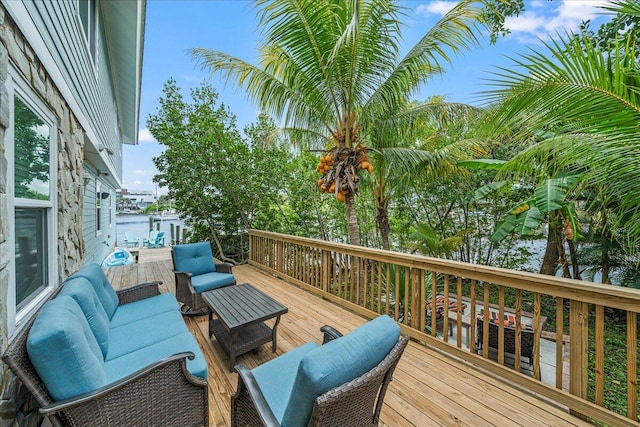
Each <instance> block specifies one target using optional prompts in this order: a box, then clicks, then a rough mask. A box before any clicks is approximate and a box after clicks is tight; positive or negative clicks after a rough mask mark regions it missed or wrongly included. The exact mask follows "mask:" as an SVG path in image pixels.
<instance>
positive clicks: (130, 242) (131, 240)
mask: <svg viewBox="0 0 640 427" xmlns="http://www.w3.org/2000/svg"><path fill="white" fill-rule="evenodd" d="M139 244H140V238H139V237H138V236H137V235H136V234H134V233H133V231H125V232H124V245H125V246H126V247H127V248H130V247H138V245H139Z"/></svg>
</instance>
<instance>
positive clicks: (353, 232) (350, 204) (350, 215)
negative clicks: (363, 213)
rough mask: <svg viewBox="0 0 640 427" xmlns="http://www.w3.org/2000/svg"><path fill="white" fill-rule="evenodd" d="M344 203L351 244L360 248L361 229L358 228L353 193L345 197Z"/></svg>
mask: <svg viewBox="0 0 640 427" xmlns="http://www.w3.org/2000/svg"><path fill="white" fill-rule="evenodd" d="M344 203H345V208H346V211H347V233H348V235H349V243H350V244H352V245H357V246H360V227H358V216H357V215H356V200H355V196H354V195H353V193H348V194H346V195H345V198H344Z"/></svg>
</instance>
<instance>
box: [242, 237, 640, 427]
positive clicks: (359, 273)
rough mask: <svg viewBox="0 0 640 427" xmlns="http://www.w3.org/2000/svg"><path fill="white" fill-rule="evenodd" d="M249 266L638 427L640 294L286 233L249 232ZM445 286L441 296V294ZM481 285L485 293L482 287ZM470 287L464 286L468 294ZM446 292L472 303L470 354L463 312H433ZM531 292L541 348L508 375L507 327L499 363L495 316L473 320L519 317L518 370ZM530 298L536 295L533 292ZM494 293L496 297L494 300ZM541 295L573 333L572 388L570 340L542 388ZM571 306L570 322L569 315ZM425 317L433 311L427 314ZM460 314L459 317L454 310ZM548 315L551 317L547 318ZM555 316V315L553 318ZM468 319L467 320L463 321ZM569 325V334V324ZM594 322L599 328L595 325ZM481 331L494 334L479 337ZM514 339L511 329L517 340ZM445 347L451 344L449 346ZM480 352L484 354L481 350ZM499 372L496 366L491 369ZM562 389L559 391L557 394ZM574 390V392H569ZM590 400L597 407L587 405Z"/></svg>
mask: <svg viewBox="0 0 640 427" xmlns="http://www.w3.org/2000/svg"><path fill="white" fill-rule="evenodd" d="M249 236H250V239H249V242H250V250H249V253H250V263H251V264H253V265H256V266H258V267H260V268H262V269H265V270H267V271H269V272H271V273H273V274H276V275H278V276H279V277H281V278H283V279H285V280H288V281H290V282H292V283H294V284H296V285H299V286H302V287H304V288H305V289H308V290H309V291H311V292H314V293H317V294H318V295H320V296H322V297H323V298H326V299H329V300H331V301H334V302H336V303H338V304H340V305H343V306H345V307H347V308H349V309H351V310H354V311H356V312H358V313H360V314H362V315H363V316H366V317H374V316H375V315H378V314H380V313H387V314H389V315H390V316H392V317H394V318H395V320H396V321H397V322H399V323H400V324H401V326H402V328H403V331H405V332H406V333H408V334H409V335H411V336H412V337H413V338H414V339H417V340H420V341H422V342H425V343H426V344H427V345H430V346H434V347H436V348H438V349H440V350H443V349H444V351H446V352H448V353H450V354H451V355H453V356H455V357H459V358H462V359H464V360H467V361H469V362H471V363H474V364H477V365H479V366H481V367H482V368H483V369H488V370H489V371H491V372H494V373H495V374H496V375H498V376H500V377H501V378H503V379H506V380H508V381H510V383H511V384H512V385H513V384H514V383H515V384H516V385H518V386H520V387H522V389H523V390H529V391H531V392H532V393H537V394H541V395H543V396H545V397H546V398H548V399H551V400H554V401H556V402H558V404H560V405H563V406H566V407H567V408H569V410H570V411H571V412H572V413H573V414H575V415H577V416H581V417H589V418H592V419H594V420H598V421H601V422H604V423H606V424H609V425H629V423H632V424H633V425H640V423H638V408H637V405H638V402H637V391H638V388H637V381H638V372H637V369H636V363H637V362H636V358H637V351H636V346H637V343H638V342H637V328H636V325H637V319H638V316H637V313H639V312H640V291H639V290H636V289H629V288H621V287H616V286H611V285H602V284H597V283H591V282H584V281H579V280H573V279H564V278H560V277H552V276H545V275H539V274H533V273H528V272H520V271H514V270H507V269H503V268H496V267H489V266H484V265H476V264H468V263H463V262H457V261H450V260H444V259H439V258H431V257H425V256H421V255H413V254H404V253H399V252H393V251H386V250H381V249H373V248H366V247H362V246H353V245H348V244H344V243H333V242H327V241H324V240H317V239H309V238H304V237H296V236H289V235H284V234H278V233H272V232H266V231H260V230H249ZM440 287H441V288H442V290H441V291H440V289H439V288H440ZM476 288H478V289H479V290H480V292H477V291H476ZM463 289H466V291H464V290H463ZM438 292H442V294H444V300H445V301H448V300H449V299H450V298H453V299H455V300H456V301H461V300H465V301H469V302H470V304H469V305H470V307H471V309H470V313H469V316H470V317H469V318H470V319H471V320H470V321H468V323H466V326H465V327H468V328H469V330H468V334H467V337H469V338H468V341H469V342H467V346H468V347H469V349H468V350H466V349H463V348H461V343H462V333H461V332H462V327H463V316H462V314H461V313H460V312H458V313H457V315H454V316H453V317H449V306H448V304H444V306H443V313H442V318H443V319H444V321H442V323H438V319H437V316H436V315H435V314H436V305H435V298H431V303H430V304H431V305H429V306H428V307H427V305H428V304H429V303H427V300H428V299H429V298H428V295H427V294H428V293H429V294H430V295H435V294H436V293H438ZM507 292H510V293H512V294H513V298H514V299H513V303H514V305H515V307H513V308H507V307H506V306H505V305H506V303H505V296H506V293H507ZM525 292H526V294H527V295H528V297H527V300H528V304H529V307H528V311H533V323H532V326H533V329H534V349H533V357H532V358H530V365H531V366H532V377H531V376H526V375H523V374H521V373H520V372H519V369H518V370H517V371H516V370H512V369H509V372H512V373H513V374H511V373H510V374H505V372H506V371H505V367H504V366H501V365H505V366H506V358H505V355H506V353H505V352H504V348H505V335H504V334H505V326H504V324H503V322H499V326H498V348H497V350H496V351H497V361H498V363H497V364H496V363H493V362H490V361H489V360H486V359H488V358H489V356H490V354H489V353H490V352H489V341H488V338H489V337H488V331H489V328H488V326H489V321H490V319H489V316H484V319H483V324H482V326H483V328H481V329H480V328H479V326H478V329H476V325H475V323H476V322H475V321H474V319H475V317H476V315H477V314H479V313H478V312H477V311H476V306H478V307H481V308H482V307H484V310H485V312H486V313H488V312H489V308H490V307H492V306H493V304H490V299H491V298H494V297H497V300H494V301H493V302H494V303H496V301H497V304H496V305H495V306H497V310H496V309H495V308H494V310H496V311H497V313H498V314H497V316H498V318H499V319H502V318H503V317H504V315H505V313H507V312H513V313H514V317H515V325H514V329H515V345H511V347H509V348H515V353H514V354H513V355H512V356H513V362H514V363H513V366H514V367H518V368H519V367H520V361H521V356H522V354H521V352H522V347H521V343H520V340H521V336H522V325H521V319H522V314H523V313H524V312H525V310H524V308H523V305H524V302H525V298H524V296H523V295H524V293H525ZM529 293H531V294H530V295H529ZM492 295H493V296H492ZM542 296H548V297H553V298H554V300H555V304H556V307H555V319H556V322H557V324H556V328H555V331H554V332H555V334H556V335H557V336H559V337H562V336H563V335H564V334H566V333H567V332H568V334H569V341H570V344H569V349H570V352H569V353H570V364H569V369H568V371H569V372H568V377H569V380H568V384H567V383H565V382H564V377H565V372H564V370H563V369H564V362H565V360H564V355H565V351H564V345H565V342H564V340H563V339H559V340H556V351H555V355H554V359H555V363H556V375H555V384H552V385H550V386H546V385H544V386H543V384H542V383H541V382H540V378H541V371H540V370H541V367H540V340H541V334H542V328H541V325H542V324H543V323H544V316H542V314H541V305H542V304H541V298H542ZM567 305H568V307H569V317H568V319H567V318H565V315H564V313H563V311H564V310H565V309H566V306H567ZM591 305H594V306H595V313H596V315H595V316H592V319H595V322H592V325H591V326H590V325H589V316H590V313H591V312H593V311H591V312H590V309H591ZM604 307H609V308H613V309H617V310H621V311H624V312H626V313H627V322H626V325H627V342H628V345H629V346H630V348H629V349H628V351H627V363H626V369H627V377H628V378H627V384H626V391H627V413H626V414H624V415H626V417H625V416H623V415H620V414H617V413H614V412H612V411H609V410H607V409H604V408H603V407H602V405H603V399H602V393H603V384H604V379H605V375H603V372H604V369H605V367H604V365H605V361H606V360H605V358H604V350H603V349H604V340H602V339H601V337H602V331H603V325H604V322H605V319H604V317H605V316H604V315H603V308H604ZM427 313H432V315H431V317H429V318H428V317H427ZM452 314H453V312H452ZM547 314H549V313H547ZM551 315H553V314H551ZM465 316H466V315H465ZM448 319H451V322H452V326H455V327H456V332H457V333H456V336H455V338H456V345H455V346H454V345H451V344H448V339H449V334H448V328H449V320H448ZM566 321H568V324H569V325H570V326H569V330H568V331H566V330H565V329H564V326H563V324H565V322H566ZM593 324H595V327H594V326H593ZM590 327H591V328H592V329H594V334H595V336H596V340H595V343H592V345H595V366H596V375H595V377H594V379H592V381H595V387H594V389H595V391H596V392H595V396H592V397H591V398H590V397H589V396H588V381H589V378H588V376H587V372H588V370H589V369H590V364H589V345H590V343H589V332H590V329H589V328H590ZM438 328H441V329H442V338H441V339H440V338H437V330H438ZM480 330H484V331H487V333H484V334H483V335H482V336H480ZM511 337H512V338H510V339H512V340H513V333H512V335H511ZM443 341H444V342H443ZM473 343H475V345H477V346H478V347H477V349H481V350H482V351H481V352H480V353H479V354H476V350H477V349H476V348H475V347H474V348H472V345H474V344H473ZM492 367H493V368H492ZM554 386H555V388H554ZM567 391H568V393H567ZM589 399H590V400H591V401H589Z"/></svg>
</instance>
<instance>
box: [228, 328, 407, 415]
mask: <svg viewBox="0 0 640 427" xmlns="http://www.w3.org/2000/svg"><path fill="white" fill-rule="evenodd" d="M321 331H322V332H323V333H324V340H323V344H322V346H318V345H317V344H316V343H314V342H311V343H307V344H304V345H302V346H300V347H298V348H296V349H294V350H291V351H289V352H287V353H285V354H283V355H281V356H279V357H277V358H275V359H272V360H270V361H269V362H266V363H264V364H262V365H260V366H258V367H256V368H254V369H252V370H249V369H248V368H247V367H245V366H244V365H242V364H240V365H236V367H235V371H236V372H238V374H239V376H238V388H237V391H236V393H235V394H234V395H233V396H232V397H231V426H232V427H240V426H242V427H245V426H252V427H253V426H280V425H286V426H313V427H319V426H337V425H344V426H377V425H378V421H379V418H380V411H381V409H382V402H383V400H384V396H385V393H386V391H387V387H388V385H389V382H390V381H391V378H392V376H393V371H394V370H395V367H396V365H397V364H398V361H399V360H400V356H402V353H403V351H404V349H405V347H406V346H407V343H408V341H409V337H408V336H402V337H401V336H400V327H399V326H398V325H397V324H396V323H395V322H394V321H393V320H392V319H391V318H390V317H389V316H386V315H382V316H380V317H378V318H376V319H374V320H372V321H370V322H367V323H365V324H364V325H362V326H360V327H359V328H357V329H355V330H353V331H352V332H351V333H349V334H347V335H345V336H342V334H340V333H339V332H338V331H336V330H335V329H333V328H331V327H328V326H323V327H322V328H321Z"/></svg>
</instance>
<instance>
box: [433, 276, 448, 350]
mask: <svg viewBox="0 0 640 427" xmlns="http://www.w3.org/2000/svg"><path fill="white" fill-rule="evenodd" d="M443 311H444V312H443V314H442V339H443V340H444V342H449V321H448V320H449V275H448V274H445V275H444V304H443ZM433 315H434V316H435V312H434V313H433Z"/></svg>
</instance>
